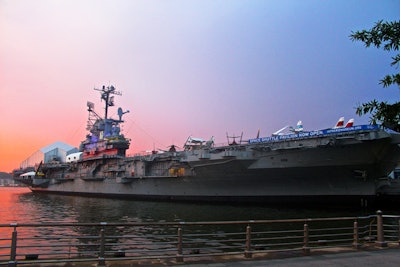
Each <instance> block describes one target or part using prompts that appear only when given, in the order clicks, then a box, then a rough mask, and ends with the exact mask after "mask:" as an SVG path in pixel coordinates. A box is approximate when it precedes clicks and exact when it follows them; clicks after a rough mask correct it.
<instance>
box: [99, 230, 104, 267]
mask: <svg viewBox="0 0 400 267" xmlns="http://www.w3.org/2000/svg"><path fill="white" fill-rule="evenodd" d="M104 251H105V237H104V228H102V229H101V230H100V252H99V263H98V264H97V266H99V267H103V266H106V261H105V259H104Z"/></svg>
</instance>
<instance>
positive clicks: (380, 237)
mask: <svg viewBox="0 0 400 267" xmlns="http://www.w3.org/2000/svg"><path fill="white" fill-rule="evenodd" d="M376 236H377V237H376V238H377V241H376V244H377V245H378V246H379V247H387V243H386V242H385V236H384V233H383V218H382V211H380V210H378V211H377V212H376Z"/></svg>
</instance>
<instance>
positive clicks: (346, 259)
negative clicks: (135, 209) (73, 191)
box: [23, 246, 400, 267]
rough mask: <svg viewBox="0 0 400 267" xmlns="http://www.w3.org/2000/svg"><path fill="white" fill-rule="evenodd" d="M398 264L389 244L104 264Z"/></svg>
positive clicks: (81, 266)
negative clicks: (303, 253)
mask: <svg viewBox="0 0 400 267" xmlns="http://www.w3.org/2000/svg"><path fill="white" fill-rule="evenodd" d="M399 265H400V248H399V247H398V246H393V247H389V248H371V249H367V250H348V249H345V250H342V251H339V252H338V251H325V252H316V253H313V254H312V255H309V256H301V255H297V256H293V255H292V256H287V255H282V254H280V255H275V256H274V257H272V258H270V257H267V258H265V257H257V258H253V259H243V258H236V259H235V258H224V259H214V260H204V261H199V260H198V259H197V260H190V259H188V262H183V263H176V262H174V261H168V260H166V261H165V260H162V261H158V260H152V261H129V260H127V261H115V262H108V263H107V264H106V265H105V266H106V267H131V266H144V267H153V266H171V267H264V266H274V267H281V266H282V267H284V266H296V267H319V266H324V267H334V266H340V267H342V266H348V267H359V266H360V267H364V266H371V267H376V266H379V267H392V266H399ZM23 266H26V267H39V266H41V267H49V266H52V267H66V266H68V267H94V266H96V267H97V266H99V265H98V263H97V262H86V263H82V262H81V263H56V264H55V263H52V264H35V263H32V264H26V265H25V264H24V265H23Z"/></svg>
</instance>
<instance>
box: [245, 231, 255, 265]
mask: <svg viewBox="0 0 400 267" xmlns="http://www.w3.org/2000/svg"><path fill="white" fill-rule="evenodd" d="M252 256H253V253H252V252H251V227H250V225H247V227H246V248H245V251H244V257H245V258H251V257H252Z"/></svg>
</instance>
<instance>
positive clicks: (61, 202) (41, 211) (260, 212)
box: [0, 189, 374, 223]
mask: <svg viewBox="0 0 400 267" xmlns="http://www.w3.org/2000/svg"><path fill="white" fill-rule="evenodd" d="M0 193H1V194H2V195H3V201H2V204H1V210H0V214H1V218H2V221H3V223H8V222H12V221H17V222H19V223H28V222H49V221H51V222H80V223H92V222H96V223H97V222H176V221H186V222H188V221H231V220H262V219H287V218H310V217H336V216H360V215H364V214H371V213H374V211H371V210H365V209H358V210H357V209H344V208H341V209H329V208H326V209H310V208H307V209H302V208H298V207H296V208H290V207H288V208H284V207H273V206H261V205H257V206H249V205H245V206H238V205H221V204H219V205H214V204H205V203H176V202H153V201H135V200H121V199H106V198H92V197H79V196H60V195H50V194H33V193H30V192H27V191H21V190H20V189H12V190H11V191H3V192H1V191H0ZM5 196H8V197H5ZM5 199H6V200H5ZM4 200H5V201H4Z"/></svg>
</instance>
